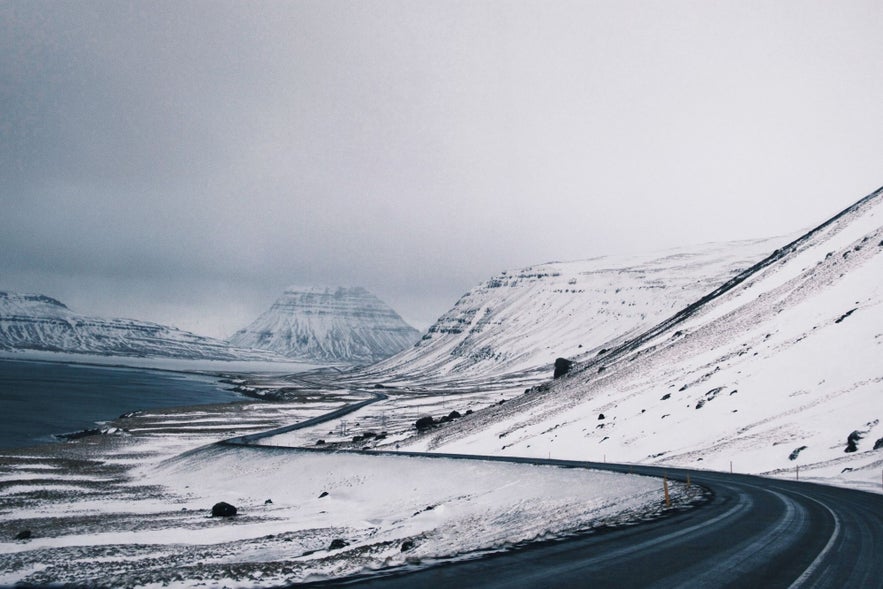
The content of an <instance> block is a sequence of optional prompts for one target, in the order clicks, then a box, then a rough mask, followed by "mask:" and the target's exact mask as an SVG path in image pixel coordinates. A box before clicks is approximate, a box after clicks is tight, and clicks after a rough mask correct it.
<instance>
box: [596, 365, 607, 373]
mask: <svg viewBox="0 0 883 589" xmlns="http://www.w3.org/2000/svg"><path fill="white" fill-rule="evenodd" d="M605 370H607V368H606V367H605V366H599V367H598V374H601V373H602V372H604V371H605Z"/></svg>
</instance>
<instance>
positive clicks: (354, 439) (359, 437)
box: [353, 436, 362, 442]
mask: <svg viewBox="0 0 883 589" xmlns="http://www.w3.org/2000/svg"><path fill="white" fill-rule="evenodd" d="M361 441H362V436H353V442H361Z"/></svg>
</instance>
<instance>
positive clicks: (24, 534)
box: [15, 530, 33, 540]
mask: <svg viewBox="0 0 883 589" xmlns="http://www.w3.org/2000/svg"><path fill="white" fill-rule="evenodd" d="M32 537H33V534H32V533H31V531H30V530H22V531H21V532H19V533H18V534H16V535H15V539H16V540H30V539H31V538H32Z"/></svg>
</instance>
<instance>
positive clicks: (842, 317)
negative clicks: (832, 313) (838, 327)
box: [834, 308, 858, 323]
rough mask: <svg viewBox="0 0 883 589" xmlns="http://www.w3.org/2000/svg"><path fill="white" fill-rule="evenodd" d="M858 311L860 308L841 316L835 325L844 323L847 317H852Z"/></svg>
mask: <svg viewBox="0 0 883 589" xmlns="http://www.w3.org/2000/svg"><path fill="white" fill-rule="evenodd" d="M857 310H858V308H855V309H852V310H850V311H847V312H846V313H844V314H843V315H841V316H840V317H839V318H838V319H836V320H835V321H834V323H840V322H841V321H843V320H844V319H846V318H847V317H849V316H850V315H852V314H853V313H855V312H856V311H857Z"/></svg>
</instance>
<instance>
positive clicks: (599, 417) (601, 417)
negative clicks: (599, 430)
mask: <svg viewBox="0 0 883 589" xmlns="http://www.w3.org/2000/svg"><path fill="white" fill-rule="evenodd" d="M602 419H605V417H604V414H603V413H599V414H598V420H599V421H600V420H602Z"/></svg>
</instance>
